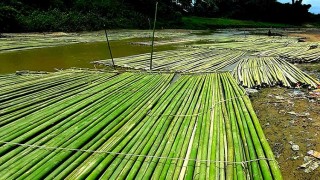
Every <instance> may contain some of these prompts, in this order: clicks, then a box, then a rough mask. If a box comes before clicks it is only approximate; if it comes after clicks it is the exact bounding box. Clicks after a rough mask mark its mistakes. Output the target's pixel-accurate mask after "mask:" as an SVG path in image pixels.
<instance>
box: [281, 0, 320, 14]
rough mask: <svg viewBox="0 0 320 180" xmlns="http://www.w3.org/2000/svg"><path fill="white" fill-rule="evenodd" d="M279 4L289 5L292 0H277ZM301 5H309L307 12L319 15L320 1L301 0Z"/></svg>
mask: <svg viewBox="0 0 320 180" xmlns="http://www.w3.org/2000/svg"><path fill="white" fill-rule="evenodd" d="M278 1H279V2H281V3H288V2H289V3H291V2H292V0H278ZM302 3H303V4H311V5H312V6H311V8H310V9H309V11H310V12H311V13H314V14H320V1H319V0H303V1H302Z"/></svg>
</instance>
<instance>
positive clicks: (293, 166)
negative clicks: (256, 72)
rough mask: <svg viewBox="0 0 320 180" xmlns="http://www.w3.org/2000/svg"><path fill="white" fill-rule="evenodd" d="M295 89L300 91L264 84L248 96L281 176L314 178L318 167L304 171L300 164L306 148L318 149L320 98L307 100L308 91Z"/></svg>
mask: <svg viewBox="0 0 320 180" xmlns="http://www.w3.org/2000/svg"><path fill="white" fill-rule="evenodd" d="M294 91H295V92H300V91H297V90H293V89H286V88H281V87H274V88H266V89H263V90H261V91H259V93H258V94H257V95H255V96H253V97H251V100H252V104H253V106H254V109H255V111H256V114H257V116H258V118H259V120H260V123H261V125H262V127H263V130H264V132H265V135H266V137H267V138H268V141H269V144H270V146H271V148H272V149H273V152H274V154H275V156H276V159H277V161H278V163H279V165H280V168H281V172H282V175H283V177H284V179H288V180H291V179H297V180H299V179H312V180H317V179H320V168H317V169H316V170H314V171H313V172H311V173H305V172H304V171H303V169H301V168H299V166H300V165H302V164H304V157H305V156H306V155H307V152H308V151H309V150H316V151H320V102H316V101H315V102H313V101H310V99H308V98H307V97H305V96H306V95H307V92H303V94H304V95H302V96H301V95H297V96H294V95H293V92H294ZM293 112H295V113H298V114H299V115H302V116H299V115H298V116H297V115H293V114H292V113H293ZM308 114H309V115H308ZM290 141H291V142H290ZM293 144H296V145H299V151H294V150H292V145H293Z"/></svg>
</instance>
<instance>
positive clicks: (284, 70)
mask: <svg viewBox="0 0 320 180" xmlns="http://www.w3.org/2000/svg"><path fill="white" fill-rule="evenodd" d="M232 74H233V77H234V78H235V79H236V80H237V81H238V83H239V84H241V85H243V86H246V87H255V86H263V85H268V86H273V85H276V84H281V85H283V86H286V87H294V86H295V85H296V83H301V84H306V85H310V86H311V87H314V88H315V87H317V85H318V84H319V82H318V81H317V80H316V79H314V78H312V77H311V76H309V75H308V74H306V73H304V72H303V71H301V70H300V69H298V68H297V67H296V66H294V65H292V64H290V63H288V62H286V61H285V60H284V59H281V58H273V57H262V58H254V57H249V58H243V59H242V60H241V61H240V62H239V63H238V64H237V66H236V68H235V69H234V70H233V72H232Z"/></svg>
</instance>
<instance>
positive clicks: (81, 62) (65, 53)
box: [0, 39, 176, 74]
mask: <svg viewBox="0 0 320 180" xmlns="http://www.w3.org/2000/svg"><path fill="white" fill-rule="evenodd" d="M141 40H143V39H130V40H119V41H111V42H110V46H111V48H112V54H113V57H123V56H130V55H135V54H141V53H148V52H150V51H151V47H150V46H141V45H135V44H132V43H131V42H138V41H141ZM144 40H145V39H144ZM175 48H176V47H175V46H173V45H164V46H156V47H155V51H165V50H172V49H175ZM108 58H110V54H109V50H108V47H107V43H106V42H90V43H77V44H69V45H62V46H55V47H44V48H35V49H28V50H15V51H8V52H3V53H0V62H1V63H0V64H1V65H0V74H5V73H14V72H16V71H19V70H33V71H54V70H55V69H56V68H57V69H67V68H71V67H79V68H93V67H94V66H93V65H92V64H90V62H92V61H95V60H102V59H108Z"/></svg>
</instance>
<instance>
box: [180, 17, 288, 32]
mask: <svg viewBox="0 0 320 180" xmlns="http://www.w3.org/2000/svg"><path fill="white" fill-rule="evenodd" d="M182 21H183V24H184V28H186V29H215V28H270V27H277V28H281V27H287V28H288V27H294V26H292V25H288V24H278V23H270V22H256V21H244V20H235V19H226V18H202V17H194V16H193V17H183V18H182Z"/></svg>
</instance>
